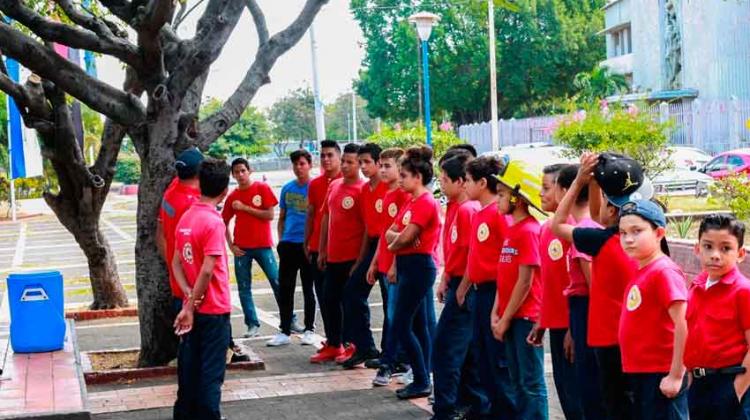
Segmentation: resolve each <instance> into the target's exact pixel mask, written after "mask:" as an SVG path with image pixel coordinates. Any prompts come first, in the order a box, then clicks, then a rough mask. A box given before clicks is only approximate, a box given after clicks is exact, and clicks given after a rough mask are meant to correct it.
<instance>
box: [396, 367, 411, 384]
mask: <svg viewBox="0 0 750 420" xmlns="http://www.w3.org/2000/svg"><path fill="white" fill-rule="evenodd" d="M397 382H398V383H399V384H401V385H409V384H410V383H412V382H414V372H413V371H412V370H411V369H409V370H408V371H407V372H406V373H404V374H403V375H401V376H399V378H398V379H397Z"/></svg>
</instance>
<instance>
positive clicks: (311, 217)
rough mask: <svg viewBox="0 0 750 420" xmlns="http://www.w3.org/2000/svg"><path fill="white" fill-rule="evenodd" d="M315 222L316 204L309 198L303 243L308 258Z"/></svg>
mask: <svg viewBox="0 0 750 420" xmlns="http://www.w3.org/2000/svg"><path fill="white" fill-rule="evenodd" d="M314 223H315V206H313V205H312V204H310V202H309V198H308V204H307V217H306V218H305V239H304V242H303V244H302V246H303V249H304V251H305V255H306V256H307V257H308V258H309V257H310V237H311V236H312V232H313V225H314ZM313 262H314V261H313Z"/></svg>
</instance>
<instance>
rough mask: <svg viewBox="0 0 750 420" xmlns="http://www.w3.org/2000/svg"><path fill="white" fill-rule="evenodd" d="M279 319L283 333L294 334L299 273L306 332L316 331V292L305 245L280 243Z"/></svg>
mask: <svg viewBox="0 0 750 420" xmlns="http://www.w3.org/2000/svg"><path fill="white" fill-rule="evenodd" d="M276 250H277V251H278V253H279V317H280V318H281V332H282V333H284V334H286V335H291V333H292V320H293V319H294V289H295V288H296V287H297V273H298V272H299V276H300V279H301V280H302V296H303V297H304V302H305V303H304V308H305V330H307V331H314V330H315V292H313V277H312V271H311V270H312V268H311V267H310V261H308V260H307V258H305V251H304V245H302V244H298V243H293V242H279V246H278V247H276Z"/></svg>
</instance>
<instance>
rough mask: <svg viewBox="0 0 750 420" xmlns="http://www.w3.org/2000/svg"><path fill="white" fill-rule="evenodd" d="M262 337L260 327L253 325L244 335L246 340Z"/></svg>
mask: <svg viewBox="0 0 750 420" xmlns="http://www.w3.org/2000/svg"><path fill="white" fill-rule="evenodd" d="M259 335H260V327H258V326H255V325H253V326H252V327H249V328H248V329H247V332H246V333H245V334H244V335H243V337H245V338H253V337H257V336H259Z"/></svg>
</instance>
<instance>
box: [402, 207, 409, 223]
mask: <svg viewBox="0 0 750 420" xmlns="http://www.w3.org/2000/svg"><path fill="white" fill-rule="evenodd" d="M409 222H411V210H408V211H407V212H406V213H404V217H402V218H401V224H403V225H404V226H406V225H408V224H409Z"/></svg>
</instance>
